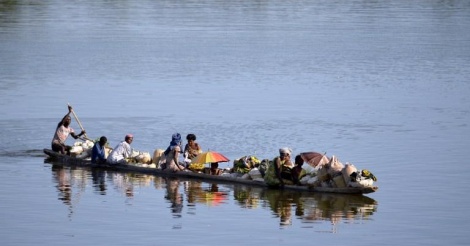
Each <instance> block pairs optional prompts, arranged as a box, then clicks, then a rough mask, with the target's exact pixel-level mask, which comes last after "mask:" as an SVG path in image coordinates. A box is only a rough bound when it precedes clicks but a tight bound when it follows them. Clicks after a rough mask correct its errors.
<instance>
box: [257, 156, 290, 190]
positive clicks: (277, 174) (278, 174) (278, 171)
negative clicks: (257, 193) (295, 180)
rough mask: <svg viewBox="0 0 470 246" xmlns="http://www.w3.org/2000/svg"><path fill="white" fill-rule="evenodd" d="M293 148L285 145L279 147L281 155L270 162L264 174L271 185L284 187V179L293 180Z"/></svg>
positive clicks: (265, 179)
mask: <svg viewBox="0 0 470 246" xmlns="http://www.w3.org/2000/svg"><path fill="white" fill-rule="evenodd" d="M291 154H292V149H290V148H288V147H285V148H281V149H279V156H277V157H276V158H274V160H272V161H270V162H269V166H268V169H267V170H266V174H265V175H264V181H265V182H266V183H267V184H268V185H269V186H279V187H281V188H282V187H284V180H292V175H291V169H292V167H293V165H292V162H291V160H290V157H291Z"/></svg>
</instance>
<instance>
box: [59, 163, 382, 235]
mask: <svg viewBox="0 0 470 246" xmlns="http://www.w3.org/2000/svg"><path fill="white" fill-rule="evenodd" d="M52 172H53V177H54V182H55V183H56V187H57V190H58V193H59V200H61V201H62V202H63V203H64V204H65V205H67V206H68V207H69V211H70V214H69V216H71V215H72V214H73V207H74V205H75V204H76V203H78V201H79V200H80V196H81V194H82V193H83V192H85V190H86V186H87V185H86V184H87V183H88V182H90V181H91V183H92V187H93V192H94V193H95V194H99V195H107V192H108V191H109V189H113V190H115V191H118V192H119V193H121V194H123V195H124V196H125V197H126V199H132V198H133V197H134V196H135V190H139V189H140V188H143V187H152V186H153V187H154V188H155V189H157V190H164V191H165V196H164V198H165V200H166V201H167V202H168V204H169V209H170V212H171V213H172V215H173V217H174V218H180V217H182V216H183V212H184V210H185V209H186V210H187V211H185V212H187V213H195V208H196V207H197V206H199V205H204V206H222V205H224V204H230V203H232V202H233V203H234V204H236V205H237V206H240V207H241V208H243V209H269V210H270V211H271V212H272V215H273V217H275V218H278V219H279V225H280V227H281V228H282V227H286V226H290V225H292V224H293V220H294V221H297V222H299V221H300V223H302V225H303V226H305V227H308V226H309V224H311V223H315V222H319V221H330V222H331V223H330V224H331V225H333V229H331V231H332V232H335V230H336V225H337V224H338V223H340V222H345V223H354V222H355V221H364V220H368V219H369V218H370V217H371V216H372V215H373V214H374V213H375V212H376V211H377V206H378V205H377V202H376V201H375V200H374V199H372V198H369V197H367V196H363V195H344V194H330V193H310V192H301V191H289V190H273V189H264V188H261V187H251V186H243V185H235V184H216V183H207V182H202V181H199V180H183V179H178V178H169V177H157V176H154V175H146V174H134V173H122V172H113V171H105V170H100V169H96V168H92V169H89V168H82V167H75V168H74V167H63V166H56V165H53V166H52ZM73 189H75V193H73ZM310 226H311V225H310Z"/></svg>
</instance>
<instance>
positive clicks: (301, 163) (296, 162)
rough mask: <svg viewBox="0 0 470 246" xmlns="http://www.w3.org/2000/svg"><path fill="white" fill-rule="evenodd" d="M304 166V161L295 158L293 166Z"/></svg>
mask: <svg viewBox="0 0 470 246" xmlns="http://www.w3.org/2000/svg"><path fill="white" fill-rule="evenodd" d="M303 164H304V159H302V157H301V156H300V155H296V156H295V165H297V166H300V167H301V166H302V165H303Z"/></svg>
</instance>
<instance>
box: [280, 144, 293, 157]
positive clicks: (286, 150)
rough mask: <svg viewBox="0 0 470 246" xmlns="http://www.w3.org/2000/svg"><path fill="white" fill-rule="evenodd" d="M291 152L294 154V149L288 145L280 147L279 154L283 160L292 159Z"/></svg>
mask: <svg viewBox="0 0 470 246" xmlns="http://www.w3.org/2000/svg"><path fill="white" fill-rule="evenodd" d="M291 154H292V149H290V148H288V147H285V148H281V149H279V155H280V157H281V159H282V160H288V159H290V156H291Z"/></svg>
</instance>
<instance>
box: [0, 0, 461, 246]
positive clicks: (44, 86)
mask: <svg viewBox="0 0 470 246" xmlns="http://www.w3.org/2000/svg"><path fill="white" fill-rule="evenodd" d="M469 27H470V2H469V1H464V0H462V1H458V0H455V1H452V0H439V1H437V0H422V1H421V0H418V1H405V0H398V1H369V0H353V1H310V0H309V1H307V0H299V1H284V0H283V1H281V0H249V1H244V0H235V1H222V0H204V1H186V0H175V1H165V0H163V1H160V0H155V1H150V0H141V1H126V0H115V1H101V0H96V1H87V0H82V1H60V0H48V1H28V0H16V1H15V0H10V1H0V97H1V104H0V115H1V118H0V129H1V131H0V138H1V139H2V141H1V143H0V157H1V162H0V163H1V164H0V185H1V190H0V200H1V203H0V244H1V245H88V244H95V245H96V244H97V245H131V244H135V245H294V244H295V245H307V244H321V245H376V244H380V245H468V244H469V240H470V235H469V234H468V232H467V230H468V228H470V215H469V213H468V211H467V209H468V206H469V205H468V204H469V202H470V198H469V196H468V194H467V193H468V191H467V189H466V187H467V185H468V184H469V175H470V172H469V171H468V170H469V169H468V164H469V163H468V162H469V160H470V154H469V146H470V126H469V122H470V97H469V95H470V81H469V79H470V32H469ZM67 103H70V104H71V105H72V106H73V107H74V109H75V112H76V113H77V116H78V117H79V119H80V121H81V123H82V124H83V126H84V128H85V129H86V130H87V132H88V135H89V136H90V137H93V138H96V137H99V136H101V135H106V136H107V137H108V139H109V141H110V143H111V145H115V144H117V143H118V142H119V141H121V140H122V139H123V137H124V135H125V134H127V133H133V134H134V136H135V137H134V143H133V147H134V148H135V149H137V150H141V151H149V152H153V150H154V149H156V148H165V147H166V146H167V145H168V143H169V141H170V138H171V134H173V133H174V132H179V133H181V134H182V135H183V136H186V134H188V133H195V134H196V135H197V137H198V142H199V143H200V144H201V146H202V147H203V149H204V150H209V149H210V150H216V151H219V152H221V153H223V154H225V155H226V156H227V157H229V158H230V159H231V160H233V159H236V158H239V157H241V156H244V155H250V154H253V155H256V156H258V157H259V158H273V157H274V156H275V155H276V154H277V151H278V149H279V148H281V147H284V146H289V147H291V148H292V149H293V151H294V154H297V153H300V152H304V151H311V150H314V151H319V152H327V155H335V156H337V157H338V158H339V160H340V161H342V162H343V163H344V162H350V163H353V164H355V165H356V166H357V167H358V168H365V169H368V170H370V171H371V172H372V173H374V175H375V176H377V177H378V182H377V185H378V186H379V190H378V191H377V192H376V193H373V194H368V195H367V196H341V195H340V196H334V195H329V194H304V193H296V192H287V191H271V190H263V189H255V188H250V187H244V186H236V185H227V184H211V183H204V182H196V181H193V180H177V179H176V180H167V179H163V178H160V177H153V176H145V175H135V174H122V173H113V172H104V171H102V170H89V169H80V168H74V169H70V168H60V167H57V166H54V165H52V164H51V163H47V162H45V161H44V158H45V155H44V154H43V153H42V149H43V148H49V146H50V141H51V139H52V136H53V131H54V129H55V126H56V125H57V123H58V121H59V120H60V119H61V118H62V117H63V115H64V114H65V113H66V112H67ZM72 126H73V127H74V128H75V129H76V130H79V129H80V127H79V126H78V124H77V122H76V121H75V120H73V121H72ZM68 141H69V143H70V144H72V143H73V141H72V139H69V140H68ZM230 164H231V163H224V164H223V167H228V166H229V165H230Z"/></svg>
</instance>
